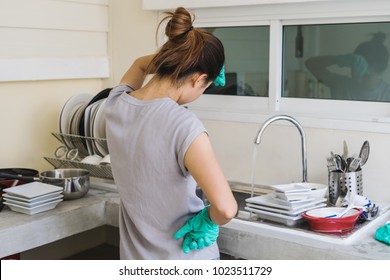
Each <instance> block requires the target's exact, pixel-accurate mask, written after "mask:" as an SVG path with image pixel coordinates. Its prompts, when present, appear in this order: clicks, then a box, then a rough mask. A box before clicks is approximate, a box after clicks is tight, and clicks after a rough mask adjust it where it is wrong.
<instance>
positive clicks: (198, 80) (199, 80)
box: [192, 74, 208, 87]
mask: <svg viewBox="0 0 390 280" xmlns="http://www.w3.org/2000/svg"><path fill="white" fill-rule="evenodd" d="M207 78H208V75H207V74H194V76H193V78H192V81H193V87H207V86H208V83H207Z"/></svg>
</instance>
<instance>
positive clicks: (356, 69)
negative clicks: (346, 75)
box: [337, 54, 368, 77]
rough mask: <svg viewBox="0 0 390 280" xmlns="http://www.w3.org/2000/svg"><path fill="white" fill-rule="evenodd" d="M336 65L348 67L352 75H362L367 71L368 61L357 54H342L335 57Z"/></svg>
mask: <svg viewBox="0 0 390 280" xmlns="http://www.w3.org/2000/svg"><path fill="white" fill-rule="evenodd" d="M337 65H339V66H340V67H350V68H351V75H352V76H353V77H362V76H364V75H366V74H367V73H368V63H367V61H366V59H365V58H364V57H363V56H361V55H357V54H344V55H339V56H338V57H337Z"/></svg>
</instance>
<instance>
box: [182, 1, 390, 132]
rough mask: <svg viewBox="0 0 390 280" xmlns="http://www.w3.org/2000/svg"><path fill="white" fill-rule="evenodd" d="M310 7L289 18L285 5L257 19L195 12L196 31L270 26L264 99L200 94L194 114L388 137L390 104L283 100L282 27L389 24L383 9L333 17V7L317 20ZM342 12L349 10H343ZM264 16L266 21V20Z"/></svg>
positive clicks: (334, 15)
mask: <svg viewBox="0 0 390 280" xmlns="http://www.w3.org/2000/svg"><path fill="white" fill-rule="evenodd" d="M363 6H364V5H363ZM279 8H281V7H279ZM314 8H315V7H312V8H310V7H309V8H308V9H307V10H308V11H309V12H307V11H304V12H302V13H297V14H294V15H292V14H293V13H292V12H291V13H289V14H288V15H287V14H285V13H284V12H285V11H284V10H288V7H285V8H283V9H281V11H279V10H278V13H279V14H274V15H272V16H269V15H266V12H263V13H264V14H259V15H256V16H255V15H254V14H255V13H256V11H252V12H250V11H249V9H246V10H245V9H244V10H239V11H237V13H239V12H241V13H242V15H241V16H236V15H235V14H234V12H231V11H228V12H227V13H226V14H225V15H222V14H223V11H221V15H219V14H218V15H214V17H211V16H210V14H209V13H210V12H211V11H209V10H207V11H205V12H204V14H202V11H201V10H199V11H195V13H199V12H200V20H199V15H197V20H198V25H197V27H229V26H269V27H270V48H269V49H270V54H269V90H268V98H267V97H249V96H214V95H203V96H201V97H200V98H199V99H198V100H197V101H195V102H193V103H191V104H189V105H188V107H189V109H190V110H193V111H194V112H195V113H197V115H198V116H199V117H200V118H203V119H209V120H221V121H237V122H260V123H261V122H264V121H265V120H266V119H267V118H269V117H271V116H273V115H277V114H288V115H292V116H295V117H297V118H299V119H300V120H301V121H302V124H303V125H304V126H306V127H313V128H327V129H342V130H356V131H367V132H381V133H390V130H389V129H388V125H389V124H390V103H384V102H366V101H344V100H324V99H306V98H293V97H282V96H281V91H282V88H283V87H282V76H283V61H282V56H283V27H284V26H289V25H305V24H342V23H366V22H367V23H368V22H390V18H389V16H388V15H387V14H390V13H389V11H387V10H384V11H383V12H382V13H377V12H373V11H370V10H366V9H365V8H364V7H360V8H359V9H358V10H356V11H352V12H350V15H349V16H346V14H345V12H346V11H344V12H343V11H340V10H338V12H336V13H335V12H334V10H332V8H329V10H328V11H324V12H323V13H322V14H321V16H318V13H310V9H314ZM317 8H318V7H317ZM271 9H272V8H271ZM333 9H336V8H333ZM345 9H346V10H347V8H345ZM255 10H256V9H255ZM243 11H244V12H243ZM313 11H314V10H313ZM316 11H317V10H316ZM214 12H215V11H214ZM245 13H251V15H252V16H251V17H248V16H247V15H246V14H245ZM265 17H266V19H264V18H265ZM232 22H234V24H232Z"/></svg>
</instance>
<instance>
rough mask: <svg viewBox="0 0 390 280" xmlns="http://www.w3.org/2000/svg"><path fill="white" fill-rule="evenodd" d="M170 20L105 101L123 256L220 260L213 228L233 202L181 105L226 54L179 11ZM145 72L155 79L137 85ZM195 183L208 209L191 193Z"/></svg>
mask: <svg viewBox="0 0 390 280" xmlns="http://www.w3.org/2000/svg"><path fill="white" fill-rule="evenodd" d="M167 19H169V22H168V23H167V26H166V29H165V34H166V35H167V37H168V39H169V40H168V41H167V42H166V43H165V44H164V45H163V46H162V47H161V49H160V50H159V51H158V52H157V53H156V54H154V55H149V56H144V57H141V58H139V59H137V60H136V61H135V62H134V63H133V65H132V66H131V67H130V68H129V70H128V71H127V72H126V73H125V75H124V76H123V78H122V80H121V82H120V85H118V86H117V87H115V88H114V89H113V90H112V91H111V93H110V95H109V97H108V99H107V102H106V129H107V140H108V147H109V150H110V156H111V166H112V172H113V176H114V180H115V183H116V185H117V188H118V192H119V195H120V198H121V204H120V227H119V228H120V255H121V259H218V258H219V250H218V246H217V243H216V242H215V241H216V239H217V236H218V225H222V224H225V223H227V222H229V221H230V220H231V219H232V218H233V217H234V216H235V214H236V212H237V203H236V201H235V199H234V197H233V195H232V192H231V190H230V187H229V185H228V183H227V181H226V178H225V176H224V174H223V172H222V170H221V168H220V166H219V164H218V162H217V159H216V157H215V155H214V152H213V150H212V147H211V144H210V140H209V138H208V135H207V132H206V130H205V128H204V126H203V125H202V123H201V122H200V120H199V119H198V118H197V117H196V116H195V115H194V114H193V113H191V112H190V111H188V110H187V109H185V108H184V107H183V106H180V105H182V104H185V103H188V102H191V101H193V100H195V99H197V98H198V97H199V96H201V94H202V93H203V92H204V90H205V89H206V88H207V87H208V86H209V85H210V84H211V83H212V82H213V81H214V80H215V79H217V78H218V76H219V74H220V73H221V71H223V64H224V59H225V57H224V49H223V45H222V43H221V42H220V41H219V40H218V39H217V38H216V37H214V36H213V35H212V34H210V33H208V32H206V31H203V30H200V29H196V28H193V26H192V21H193V20H192V17H191V15H190V13H189V12H188V11H187V10H185V9H184V8H177V9H176V11H175V12H174V13H168V16H167V17H166V18H165V19H164V20H167ZM164 20H163V21H164ZM163 21H162V22H163ZM160 24H161V23H160ZM148 73H154V76H153V77H152V79H151V80H150V81H149V82H148V83H147V84H146V85H145V86H143V87H142V84H143V81H144V78H145V76H146V74H148ZM197 186H199V187H200V188H201V189H202V191H203V192H204V194H205V195H206V197H207V199H208V201H209V202H210V204H211V205H210V206H209V207H205V205H204V203H203V201H202V200H201V199H200V198H199V197H198V196H197V195H196V187H197Z"/></svg>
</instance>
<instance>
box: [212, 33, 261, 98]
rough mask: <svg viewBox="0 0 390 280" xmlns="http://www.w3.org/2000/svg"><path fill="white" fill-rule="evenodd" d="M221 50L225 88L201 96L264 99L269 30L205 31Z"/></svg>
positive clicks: (214, 89) (214, 88) (213, 89)
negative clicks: (262, 97)
mask: <svg viewBox="0 0 390 280" xmlns="http://www.w3.org/2000/svg"><path fill="white" fill-rule="evenodd" d="M205 29H206V30H208V31H210V32H212V33H213V34H214V35H215V36H217V37H218V38H219V39H220V40H221V41H222V43H223V45H224V48H225V56H226V57H225V58H226V59H225V70H226V85H225V86H224V87H220V86H218V87H214V86H211V87H210V88H209V89H207V90H206V91H205V94H224V95H240V96H268V72H269V71H268V68H269V65H268V61H269V27H268V26H249V27H216V28H205Z"/></svg>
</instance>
